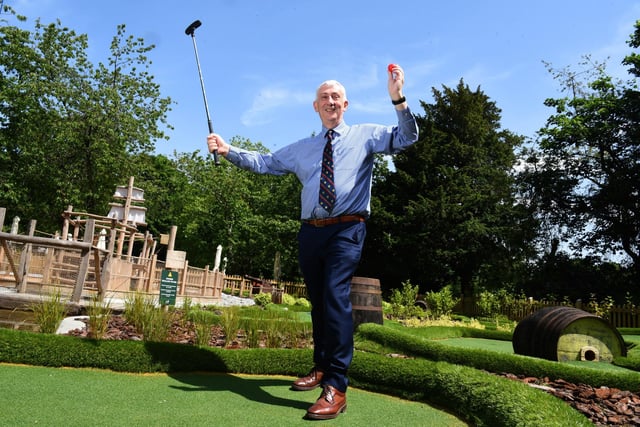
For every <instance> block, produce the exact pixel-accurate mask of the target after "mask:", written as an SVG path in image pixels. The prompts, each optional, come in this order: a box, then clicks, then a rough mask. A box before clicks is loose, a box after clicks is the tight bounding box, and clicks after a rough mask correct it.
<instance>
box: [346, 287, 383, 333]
mask: <svg viewBox="0 0 640 427" xmlns="http://www.w3.org/2000/svg"><path fill="white" fill-rule="evenodd" d="M350 299H351V308H352V312H351V313H352V317H353V330H354V331H355V330H356V329H357V328H358V326H360V325H361V324H362V323H377V324H379V325H382V291H381V290H380V280H378V279H371V278H368V277H352V278H351V294H350Z"/></svg>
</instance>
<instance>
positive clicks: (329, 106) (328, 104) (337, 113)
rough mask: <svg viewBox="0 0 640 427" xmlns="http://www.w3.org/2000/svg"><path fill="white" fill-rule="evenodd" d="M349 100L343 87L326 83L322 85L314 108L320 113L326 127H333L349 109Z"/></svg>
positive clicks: (314, 102)
mask: <svg viewBox="0 0 640 427" xmlns="http://www.w3.org/2000/svg"><path fill="white" fill-rule="evenodd" d="M347 105H349V101H347V99H346V96H345V93H344V90H343V89H342V87H340V86H337V85H333V84H325V85H322V86H320V88H319V89H318V92H317V93H316V100H315V101H313V109H314V110H315V111H316V112H317V113H318V114H319V115H320V120H321V121H322V124H323V126H324V127H326V128H328V129H333V128H334V127H336V126H337V125H338V124H339V123H340V122H341V121H342V115H343V114H344V112H345V111H347Z"/></svg>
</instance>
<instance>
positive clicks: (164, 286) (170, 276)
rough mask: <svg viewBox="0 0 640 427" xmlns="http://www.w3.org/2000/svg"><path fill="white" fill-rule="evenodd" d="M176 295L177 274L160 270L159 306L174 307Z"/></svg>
mask: <svg viewBox="0 0 640 427" xmlns="http://www.w3.org/2000/svg"><path fill="white" fill-rule="evenodd" d="M176 295H178V272H177V271H171V270H162V276H161V277H160V305H163V306H165V305H176Z"/></svg>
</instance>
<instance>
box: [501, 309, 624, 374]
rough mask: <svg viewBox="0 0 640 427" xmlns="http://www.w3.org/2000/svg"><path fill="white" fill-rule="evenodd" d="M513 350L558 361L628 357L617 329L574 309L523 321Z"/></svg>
mask: <svg viewBox="0 0 640 427" xmlns="http://www.w3.org/2000/svg"><path fill="white" fill-rule="evenodd" d="M513 351H514V352H515V353H516V354H522V355H525V356H533V357H539V358H542V359H547V360H554V361H559V362H567V361H573V360H583V361H595V362H597V361H601V362H612V361H613V358H614V357H617V356H626V355H627V348H626V347H625V344H624V340H623V339H622V336H621V335H620V332H618V330H617V329H616V328H614V327H613V326H611V324H610V323H609V322H607V321H606V320H604V319H602V318H601V317H598V316H596V315H594V314H591V313H588V312H586V311H583V310H580V309H577V308H574V307H545V308H543V309H540V310H538V311H536V312H535V313H532V314H530V315H529V316H527V317H525V318H524V319H522V320H521V321H520V323H518V325H517V326H516V328H515V330H514V331H513Z"/></svg>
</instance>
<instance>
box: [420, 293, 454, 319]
mask: <svg viewBox="0 0 640 427" xmlns="http://www.w3.org/2000/svg"><path fill="white" fill-rule="evenodd" d="M425 300H426V302H427V306H429V310H428V311H429V314H430V315H431V317H434V318H440V317H442V316H447V317H450V316H451V313H452V312H453V307H455V306H456V304H458V301H459V299H458V298H454V297H453V292H452V291H451V286H450V285H447V286H445V287H443V288H442V289H440V290H439V291H438V292H433V291H431V292H427V294H426V295H425Z"/></svg>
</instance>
